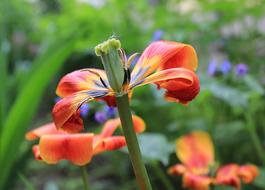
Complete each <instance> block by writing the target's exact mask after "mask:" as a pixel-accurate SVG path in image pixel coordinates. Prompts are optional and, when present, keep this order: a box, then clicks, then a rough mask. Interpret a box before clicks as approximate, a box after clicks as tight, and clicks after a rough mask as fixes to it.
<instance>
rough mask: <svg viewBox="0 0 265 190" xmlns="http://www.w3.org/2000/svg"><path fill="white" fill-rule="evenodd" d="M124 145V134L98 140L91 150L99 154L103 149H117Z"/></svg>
mask: <svg viewBox="0 0 265 190" xmlns="http://www.w3.org/2000/svg"><path fill="white" fill-rule="evenodd" d="M124 146H126V140H125V138H124V136H114V137H107V138H102V139H101V140H98V141H97V142H96V143H95V144H94V147H93V152H94V155H95V154H99V153H102V152H105V151H112V150H117V149H120V148H122V147H124Z"/></svg>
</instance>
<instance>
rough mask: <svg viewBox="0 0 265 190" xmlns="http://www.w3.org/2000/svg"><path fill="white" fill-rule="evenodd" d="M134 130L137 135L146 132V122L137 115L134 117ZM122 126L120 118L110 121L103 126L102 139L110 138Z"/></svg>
mask: <svg viewBox="0 0 265 190" xmlns="http://www.w3.org/2000/svg"><path fill="white" fill-rule="evenodd" d="M132 119H133V124H134V130H135V132H136V133H142V132H143V131H144V130H145V122H144V120H143V119H142V118H140V117H139V116H137V115H132ZM120 125H121V122H120V118H115V119H109V120H108V121H107V122H106V123H105V124H104V126H103V129H102V131H101V133H100V137H110V136H112V134H113V133H114V131H115V130H116V129H117V127H119V126H120Z"/></svg>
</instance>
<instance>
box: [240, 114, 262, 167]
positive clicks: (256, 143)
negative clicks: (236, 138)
mask: <svg viewBox="0 0 265 190" xmlns="http://www.w3.org/2000/svg"><path fill="white" fill-rule="evenodd" d="M245 119H246V121H247V124H246V127H247V130H248V132H249V134H250V138H251V140H252V143H253V145H254V147H255V149H256V152H257V154H258V157H259V159H260V161H262V163H263V166H265V155H264V154H263V147H262V144H261V142H260V140H259V136H258V134H257V131H256V126H255V123H254V122H253V119H252V117H251V114H250V113H245Z"/></svg>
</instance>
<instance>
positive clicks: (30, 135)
mask: <svg viewBox="0 0 265 190" xmlns="http://www.w3.org/2000/svg"><path fill="white" fill-rule="evenodd" d="M48 134H65V132H64V131H60V130H57V129H56V127H55V125H54V123H47V124H45V125H42V126H41V127H38V128H36V129H33V130H31V131H29V132H27V133H26V135H25V136H26V139H27V140H35V139H37V138H40V137H41V136H42V135H48Z"/></svg>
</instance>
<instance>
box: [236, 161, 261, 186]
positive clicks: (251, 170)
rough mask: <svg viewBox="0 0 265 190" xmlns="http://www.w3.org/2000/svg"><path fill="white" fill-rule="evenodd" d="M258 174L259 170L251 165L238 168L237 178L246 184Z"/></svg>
mask: <svg viewBox="0 0 265 190" xmlns="http://www.w3.org/2000/svg"><path fill="white" fill-rule="evenodd" d="M258 174H259V170H258V168H257V166H255V165H252V164H249V165H243V166H240V167H239V170H238V176H239V177H240V178H241V179H242V181H243V182H244V183H246V184H248V183H251V182H253V181H254V180H255V178H256V177H257V176H258Z"/></svg>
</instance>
